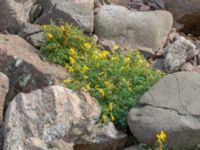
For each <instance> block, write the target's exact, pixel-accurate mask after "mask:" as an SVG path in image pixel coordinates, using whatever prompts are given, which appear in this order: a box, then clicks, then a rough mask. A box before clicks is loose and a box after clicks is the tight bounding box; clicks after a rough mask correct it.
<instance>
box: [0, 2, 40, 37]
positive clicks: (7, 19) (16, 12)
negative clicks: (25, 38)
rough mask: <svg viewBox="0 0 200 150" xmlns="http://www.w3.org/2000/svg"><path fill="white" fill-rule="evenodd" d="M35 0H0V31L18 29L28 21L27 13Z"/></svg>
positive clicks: (16, 30)
mask: <svg viewBox="0 0 200 150" xmlns="http://www.w3.org/2000/svg"><path fill="white" fill-rule="evenodd" d="M35 2H36V0H0V14H1V15H0V31H2V30H5V29H6V30H8V31H9V32H11V33H16V32H18V31H19V29H20V26H21V25H22V24H23V23H24V22H28V21H29V13H30V10H31V8H32V6H33V5H34V3H35Z"/></svg>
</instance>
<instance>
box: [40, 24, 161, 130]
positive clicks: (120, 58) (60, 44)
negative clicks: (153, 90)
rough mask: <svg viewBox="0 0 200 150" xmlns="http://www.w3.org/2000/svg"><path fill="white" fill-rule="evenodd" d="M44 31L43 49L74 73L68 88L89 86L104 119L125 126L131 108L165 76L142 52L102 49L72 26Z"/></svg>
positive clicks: (53, 27) (48, 27) (49, 28)
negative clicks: (124, 52) (156, 69)
mask: <svg viewBox="0 0 200 150" xmlns="http://www.w3.org/2000/svg"><path fill="white" fill-rule="evenodd" d="M44 30H45V34H44V38H45V43H44V45H43V46H42V48H41V50H42V51H43V53H44V54H45V55H46V56H47V57H48V58H49V59H50V60H51V61H53V62H55V63H58V64H60V65H63V66H65V68H66V69H67V71H68V72H70V73H71V78H69V79H66V80H65V81H64V83H65V84H66V86H67V87H68V88H71V89H74V90H77V89H80V88H82V87H85V89H87V90H88V92H90V94H91V95H92V96H93V97H95V98H96V99H97V100H98V102H99V103H100V105H101V108H102V115H101V116H102V117H101V119H102V121H103V122H107V121H109V120H112V121H113V122H115V124H116V125H118V126H119V127H125V126H126V125H127V121H126V116H127V112H128V111H129V109H130V108H131V107H133V106H134V105H136V104H137V102H138V100H139V98H140V97H141V96H142V95H143V94H144V92H145V91H147V90H148V89H149V88H150V87H151V86H152V85H153V84H154V83H155V82H156V81H158V80H159V79H160V78H161V77H162V76H163V73H161V72H159V71H153V70H151V69H150V68H149V64H148V62H147V61H146V60H145V59H144V58H143V57H142V56H141V55H140V53H139V52H138V51H135V50H131V51H130V52H127V53H126V54H122V53H121V52H120V50H119V48H118V46H115V47H114V50H115V52H114V54H111V53H110V52H109V51H101V50H99V49H98V48H97V46H96V45H95V44H94V42H93V40H92V38H91V37H88V36H86V35H84V34H83V33H82V32H81V31H80V30H78V29H77V28H75V27H73V26H71V25H67V24H65V25H62V26H56V25H54V24H51V25H49V26H44Z"/></svg>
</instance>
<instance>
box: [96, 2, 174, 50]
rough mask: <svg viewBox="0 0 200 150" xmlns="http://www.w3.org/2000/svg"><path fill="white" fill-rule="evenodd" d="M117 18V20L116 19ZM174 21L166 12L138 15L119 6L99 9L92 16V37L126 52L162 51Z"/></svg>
mask: <svg viewBox="0 0 200 150" xmlns="http://www.w3.org/2000/svg"><path fill="white" fill-rule="evenodd" d="M116 18H117V19H116ZM172 22H173V18H172V15H171V14H170V13H169V12H167V11H149V12H138V11H129V10H128V9H126V8H124V7H121V6H114V5H107V6H102V7H101V8H100V10H99V13H98V14H97V15H96V16H95V33H96V34H97V35H98V36H99V38H100V39H101V38H105V39H113V40H115V42H117V43H118V44H119V45H120V46H122V47H125V48H138V49H144V48H145V49H146V48H152V49H155V50H158V49H161V48H163V46H164V44H165V42H166V39H167V34H168V33H169V32H170V30H171V27H172Z"/></svg>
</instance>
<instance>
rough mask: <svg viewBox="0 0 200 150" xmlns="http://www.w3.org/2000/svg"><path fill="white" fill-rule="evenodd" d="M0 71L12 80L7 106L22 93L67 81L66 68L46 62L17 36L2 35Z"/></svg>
mask: <svg viewBox="0 0 200 150" xmlns="http://www.w3.org/2000/svg"><path fill="white" fill-rule="evenodd" d="M0 71H1V72H3V73H4V74H6V75H7V76H8V77H9V79H10V89H9V94H8V96H7V99H6V104H8V102H9V101H11V100H12V99H13V97H14V96H15V95H16V94H17V93H20V92H30V91H32V90H35V89H38V88H42V87H45V86H48V85H54V84H59V83H60V81H62V80H64V79H66V77H67V75H68V74H67V73H66V71H65V69H64V68H62V67H60V66H57V65H55V64H52V63H49V62H47V61H45V60H44V59H43V57H42V55H41V54H40V53H39V52H38V51H37V50H36V49H35V48H34V47H32V46H31V45H30V44H28V43H27V42H26V41H25V40H23V39H22V38H20V37H18V36H16V35H0Z"/></svg>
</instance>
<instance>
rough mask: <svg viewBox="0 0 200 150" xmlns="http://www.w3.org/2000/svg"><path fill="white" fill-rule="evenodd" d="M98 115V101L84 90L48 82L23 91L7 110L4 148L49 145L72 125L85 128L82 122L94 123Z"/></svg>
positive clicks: (13, 148) (19, 149) (43, 146)
mask: <svg viewBox="0 0 200 150" xmlns="http://www.w3.org/2000/svg"><path fill="white" fill-rule="evenodd" d="M99 116H100V106H99V104H98V103H97V102H96V100H95V99H94V98H92V97H91V96H90V95H89V94H88V93H86V92H85V91H84V90H82V91H79V92H73V91H71V90H69V89H66V88H64V87H62V86H49V87H47V88H44V89H42V90H40V89H39V90H36V91H33V92H31V93H28V94H25V93H20V94H18V95H17V96H16V97H15V98H14V99H13V101H12V102H11V103H10V104H9V107H8V109H7V111H6V116H5V127H4V131H5V138H4V150H29V148H31V147H39V148H40V147H41V148H44V149H45V148H48V147H49V143H51V142H52V141H55V140H59V139H61V138H63V137H64V136H65V135H66V134H67V133H68V132H70V130H71V129H73V126H76V125H79V126H81V127H82V128H84V124H82V122H88V124H89V123H93V124H94V123H95V122H96V120H97V119H98V118H99ZM86 127H87V126H85V128H86ZM79 134H80V135H81V134H83V133H79ZM72 138H73V137H70V140H72ZM66 140H67V139H65V140H64V141H66Z"/></svg>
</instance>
